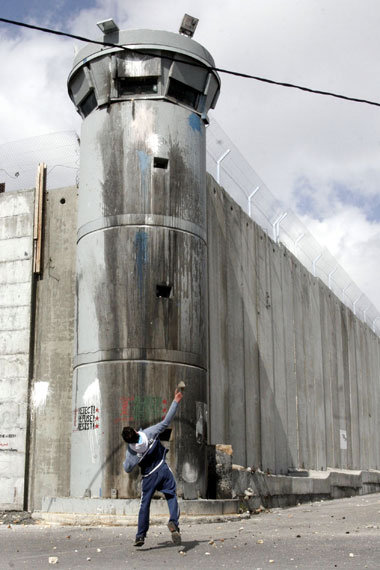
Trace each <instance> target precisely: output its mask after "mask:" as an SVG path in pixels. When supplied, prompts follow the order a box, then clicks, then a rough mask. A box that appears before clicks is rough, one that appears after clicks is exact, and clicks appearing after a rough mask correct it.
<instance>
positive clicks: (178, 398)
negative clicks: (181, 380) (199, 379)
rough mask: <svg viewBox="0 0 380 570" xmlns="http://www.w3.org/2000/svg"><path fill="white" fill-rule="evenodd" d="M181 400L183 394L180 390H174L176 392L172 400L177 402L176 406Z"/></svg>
mask: <svg viewBox="0 0 380 570" xmlns="http://www.w3.org/2000/svg"><path fill="white" fill-rule="evenodd" d="M182 398H183V394H182V392H181V390H177V388H176V391H175V392H174V400H175V401H176V402H177V404H179V403H180V401H181V400H182Z"/></svg>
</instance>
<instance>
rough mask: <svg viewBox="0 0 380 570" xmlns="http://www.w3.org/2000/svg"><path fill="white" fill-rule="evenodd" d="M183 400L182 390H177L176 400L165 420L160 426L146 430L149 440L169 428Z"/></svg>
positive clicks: (156, 425)
mask: <svg viewBox="0 0 380 570" xmlns="http://www.w3.org/2000/svg"><path fill="white" fill-rule="evenodd" d="M182 398H183V394H182V392H181V390H177V389H176V391H175V393H174V400H173V401H172V403H171V405H170V408H169V410H168V413H167V414H166V416H165V417H164V419H163V420H162V421H161V422H159V423H158V424H155V425H153V426H151V427H148V428H146V429H145V430H144V431H145V433H146V435H147V436H148V438H152V437H156V436H157V435H158V434H160V433H162V432H163V431H164V430H166V428H168V427H169V425H170V423H171V421H172V419H173V418H174V416H175V415H176V412H177V408H178V404H179V403H180V401H181V400H182Z"/></svg>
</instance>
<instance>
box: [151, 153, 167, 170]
mask: <svg viewBox="0 0 380 570" xmlns="http://www.w3.org/2000/svg"><path fill="white" fill-rule="evenodd" d="M168 164H169V159H168V158H161V157H160V156H155V157H154V158H153V166H154V168H164V169H166V168H167V167H168Z"/></svg>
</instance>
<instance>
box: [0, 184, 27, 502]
mask: <svg viewBox="0 0 380 570" xmlns="http://www.w3.org/2000/svg"><path fill="white" fill-rule="evenodd" d="M33 213H34V191H33V190H30V191H26V192H7V193H4V194H0V508H3V509H22V508H23V505H24V484H25V478H24V474H25V453H26V428H27V402H28V381H29V373H30V321H31V301H32V260H33Z"/></svg>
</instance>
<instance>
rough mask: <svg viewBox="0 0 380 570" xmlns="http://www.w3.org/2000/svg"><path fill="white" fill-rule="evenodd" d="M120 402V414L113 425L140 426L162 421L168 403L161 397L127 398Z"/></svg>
mask: <svg viewBox="0 0 380 570" xmlns="http://www.w3.org/2000/svg"><path fill="white" fill-rule="evenodd" d="M120 400H121V414H120V416H119V417H118V418H116V420H115V423H119V422H123V423H134V424H139V426H140V424H144V423H146V422H150V421H157V420H161V419H163V418H164V417H165V414H166V411H167V405H168V402H167V400H165V399H163V398H161V396H129V397H127V398H125V397H122V398H120Z"/></svg>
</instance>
